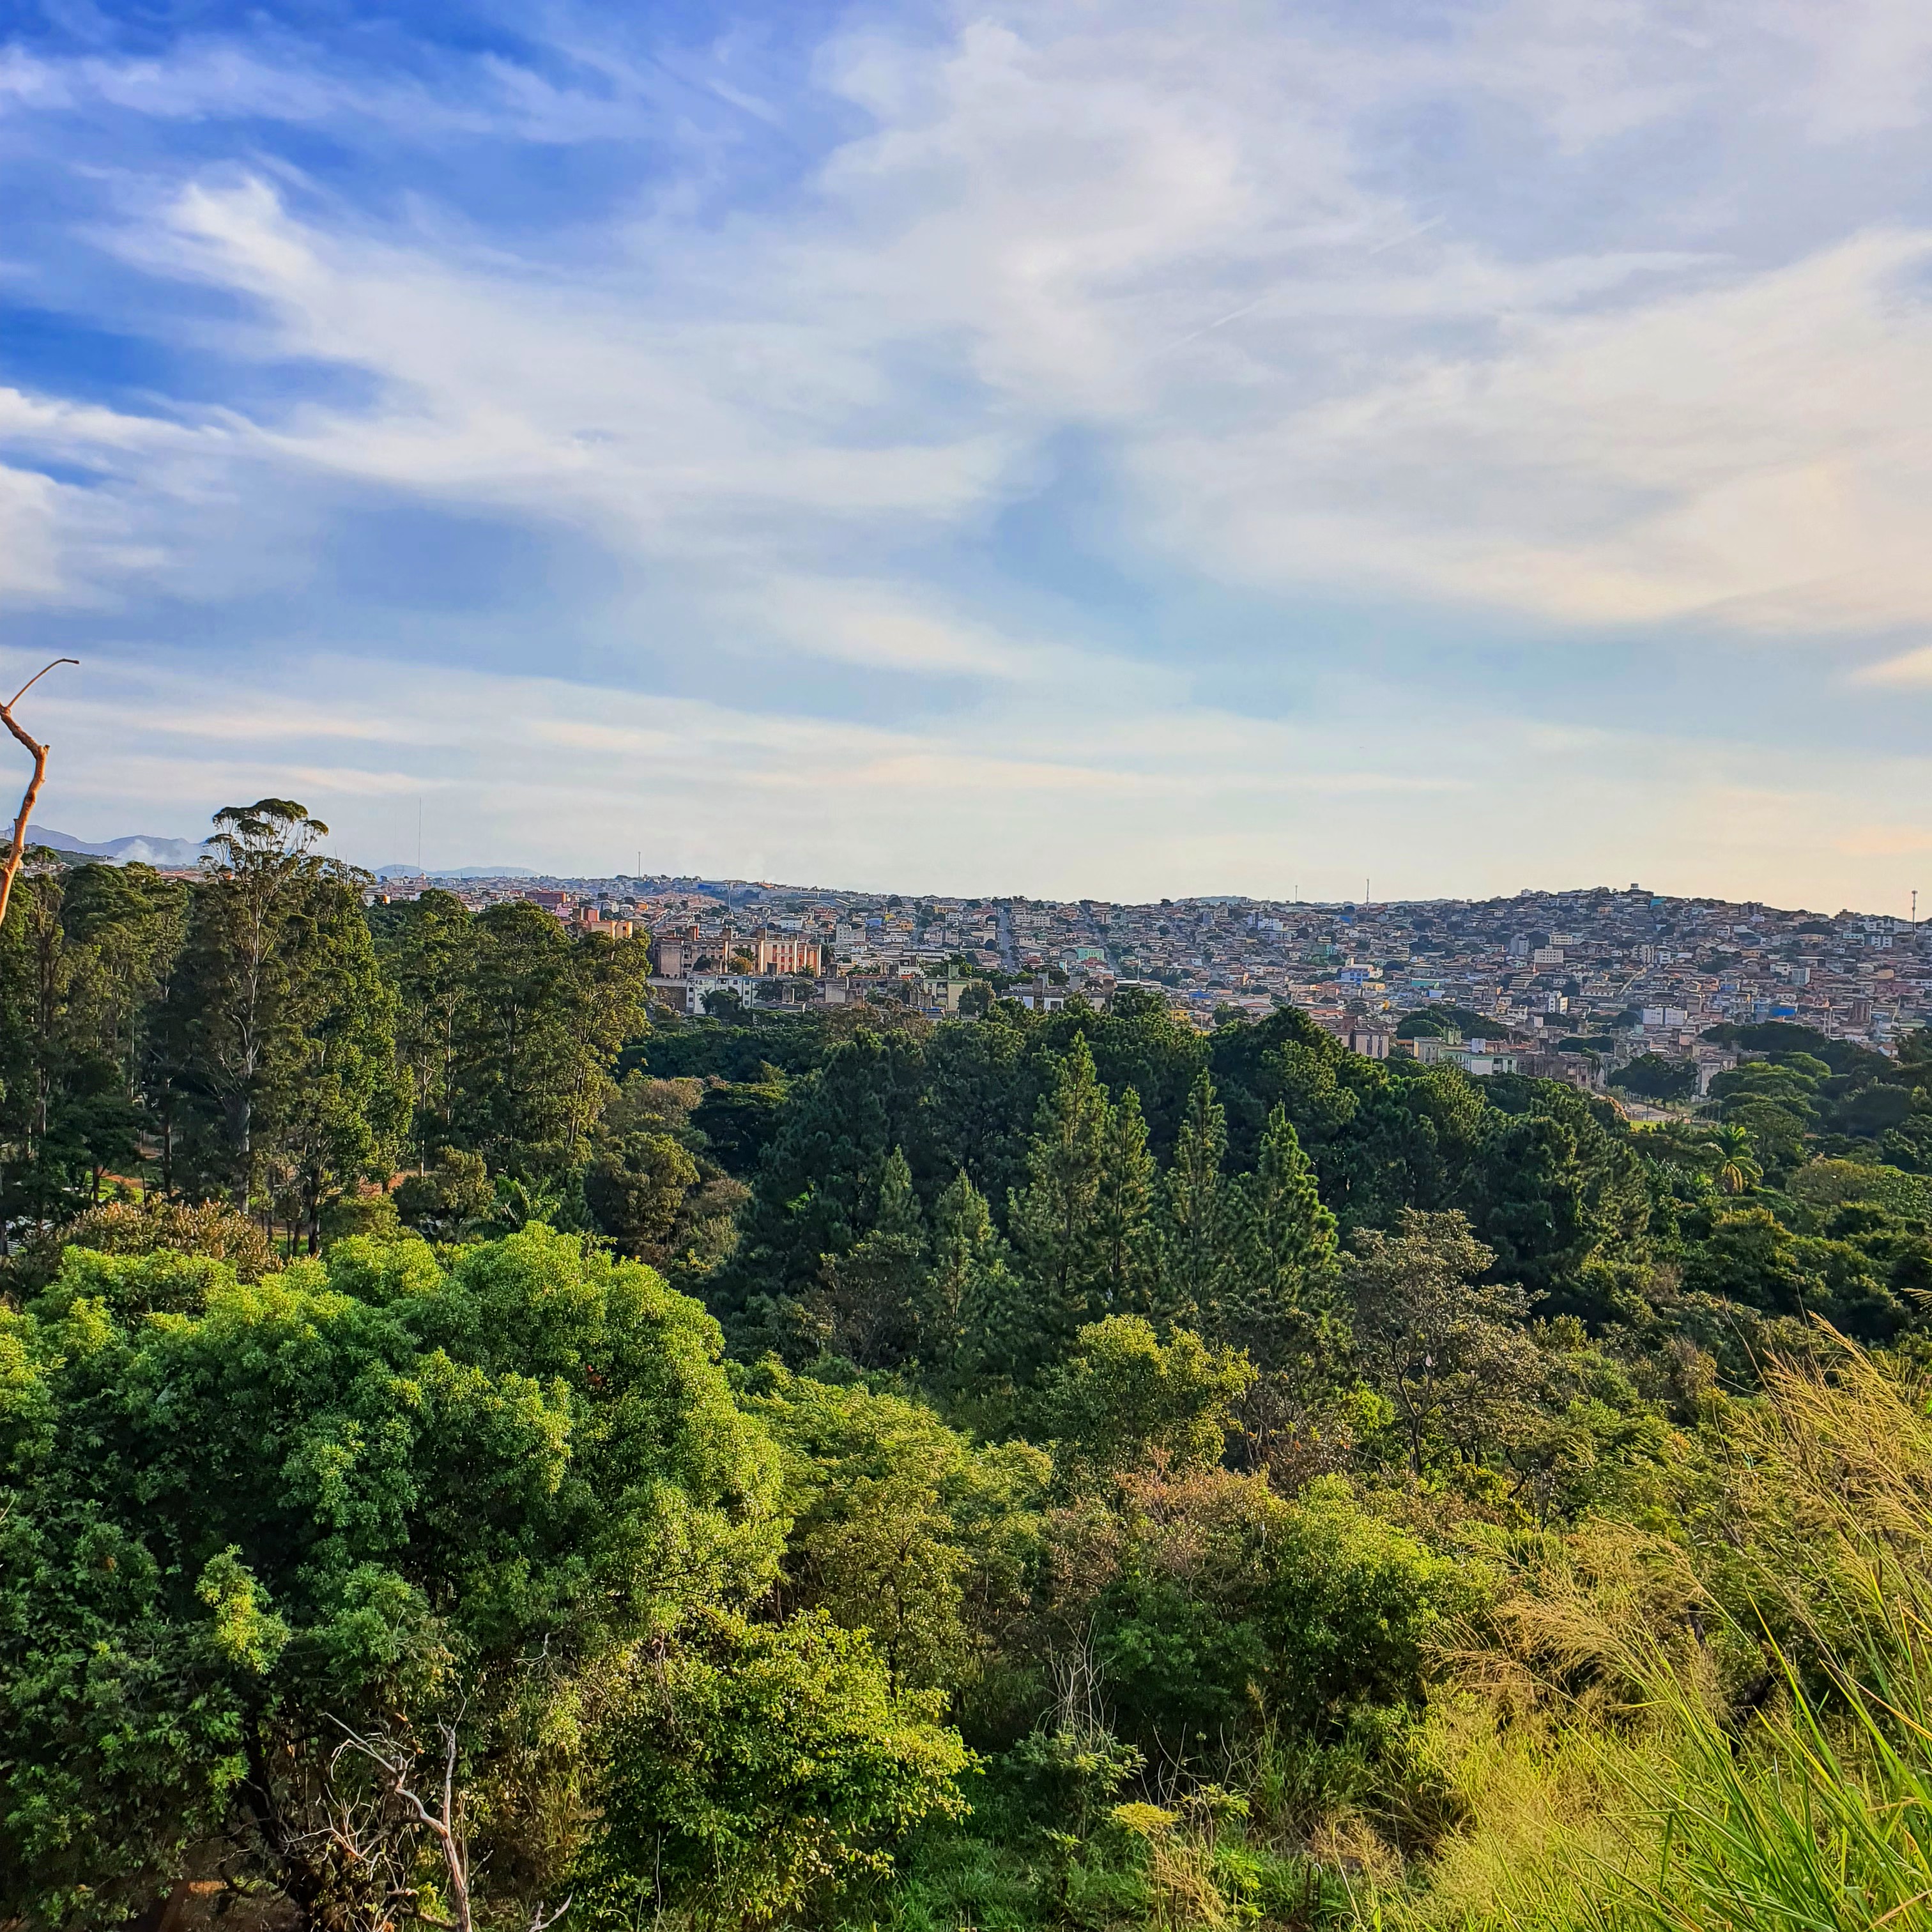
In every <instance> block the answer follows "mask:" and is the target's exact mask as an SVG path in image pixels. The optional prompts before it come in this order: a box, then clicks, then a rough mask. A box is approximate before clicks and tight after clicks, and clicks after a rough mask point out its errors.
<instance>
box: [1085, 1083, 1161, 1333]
mask: <svg viewBox="0 0 1932 1932" xmlns="http://www.w3.org/2000/svg"><path fill="white" fill-rule="evenodd" d="M1159 1193H1160V1175H1159V1172H1158V1170H1157V1169H1156V1167H1155V1166H1154V1156H1153V1155H1152V1154H1150V1153H1149V1152H1148V1126H1147V1119H1146V1117H1145V1115H1143V1114H1142V1112H1141V1097H1140V1095H1139V1094H1138V1093H1137V1092H1136V1091H1135V1090H1134V1089H1133V1088H1131V1087H1130V1088H1128V1089H1127V1091H1126V1092H1124V1094H1122V1095H1121V1097H1120V1099H1119V1100H1117V1101H1116V1102H1115V1103H1114V1104H1113V1106H1112V1107H1110V1108H1109V1109H1108V1112H1107V1124H1106V1133H1105V1134H1104V1135H1103V1138H1102V1141H1101V1151H1100V1187H1099V1190H1098V1192H1097V1196H1096V1199H1095V1202H1094V1232H1095V1235H1096V1238H1097V1244H1098V1247H1099V1251H1100V1270H1099V1286H1100V1301H1101V1303H1102V1305H1103V1309H1104V1311H1105V1313H1107V1314H1109V1315H1147V1314H1150V1313H1152V1312H1153V1310H1154V1299H1155V1288H1156V1284H1157V1281H1158V1280H1159V1277H1160V1229H1159V1227H1158V1225H1157V1223H1156V1221H1155V1218H1154V1211H1155V1208H1156V1205H1157V1201H1158V1197H1159Z"/></svg>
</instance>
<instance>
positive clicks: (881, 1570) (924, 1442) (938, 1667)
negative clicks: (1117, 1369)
mask: <svg viewBox="0 0 1932 1932" xmlns="http://www.w3.org/2000/svg"><path fill="white" fill-rule="evenodd" d="M746 1406H747V1407H748V1409H750V1410H751V1413H752V1414H753V1415H755V1416H756V1417H757V1418H758V1419H759V1420H760V1421H761V1422H763V1424H765V1425H766V1427H768V1428H769V1430H771V1432H772V1436H774V1437H775V1439H776V1440H777V1442H778V1445H779V1446H780V1448H781V1449H782V1451H784V1459H785V1462H784V1468H785V1478H784V1510H785V1513H786V1514H787V1516H788V1517H790V1521H791V1528H790V1532H789V1534H788V1535H787V1546H786V1553H785V1559H784V1585H783V1592H784V1602H785V1604H786V1606H787V1608H788V1609H805V1610H825V1611H826V1612H827V1613H829V1614H830V1615H831V1616H832V1617H833V1618H834V1619H835V1620H836V1621H837V1622H838V1623H840V1624H841V1625H844V1626H845V1628H847V1629H850V1630H865V1631H869V1632H870V1633H871V1637H872V1640H873V1643H874V1646H875V1648H876V1649H877V1651H878V1652H879V1655H880V1657H881V1658H883V1660H884V1662H885V1664H886V1668H887V1670H889V1673H890V1674H891V1677H892V1684H893V1686H894V1688H906V1687H907V1686H912V1687H914V1688H926V1689H932V1688H944V1689H947V1690H949V1691H961V1690H962V1688H965V1687H966V1686H968V1685H970V1683H971V1681H972V1680H973V1679H974V1677H975V1676H977V1673H979V1672H980V1671H981V1670H983V1669H984V1668H985V1667H986V1666H987V1665H989V1664H991V1663H992V1661H994V1658H995V1655H996V1652H997V1647H998V1644H999V1642H1000V1640H1001V1637H1003V1636H1004V1635H1009V1634H1011V1632H1012V1631H1013V1628H1014V1626H1015V1625H1016V1622H1017V1621H1018V1619H1020V1618H1021V1617H1022V1616H1023V1615H1024V1613H1025V1611H1026V1610H1027V1608H1028V1594H1029V1590H1030V1588H1031V1583H1032V1582H1033V1580H1034V1574H1035V1572H1036V1571H1037V1565H1038V1561H1039V1557H1040V1549H1041V1535H1042V1532H1043V1527H1044V1521H1043V1517H1042V1515H1041V1511H1042V1508H1043V1503H1044V1500H1045V1495H1046V1484H1047V1480H1048V1478H1049V1475H1051V1473H1052V1471H1051V1465H1050V1464H1049V1462H1048V1460H1047V1458H1046V1456H1045V1455H1043V1454H1042V1453H1041V1452H1040V1451H1039V1450H1037V1449H1035V1448H1031V1447H1030V1446H1029V1445H1027V1444H1025V1443H1020V1442H1012V1443H1003V1444H997V1445H992V1446H990V1447H984V1448H976V1447H975V1446H974V1445H973V1443H972V1442H971V1441H969V1439H968V1438H967V1437H966V1436H965V1435H963V1434H962V1433H960V1432H959V1431H958V1430H954V1429H950V1428H948V1427H947V1426H946V1424H944V1422H942V1421H941V1420H940V1418H938V1416H937V1415H935V1414H934V1413H933V1412H932V1410H931V1409H928V1408H926V1407H925V1406H923V1405H922V1404H921V1403H916V1402H913V1401H909V1400H907V1399H906V1398H904V1397H901V1396H898V1395H892V1394H875V1393H874V1392H873V1391H870V1390H868V1389H865V1388H860V1387H856V1386H841V1387H833V1386H831V1385H828V1384H826V1383H823V1382H815V1381H813V1380H811V1379H810V1378H808V1377H806V1376H792V1375H789V1374H787V1373H786V1372H785V1371H784V1370H782V1369H781V1368H779V1367H778V1366H777V1365H776V1364H774V1363H772V1362H771V1361H769V1358H767V1360H766V1362H765V1363H763V1364H760V1367H759V1368H758V1369H757V1370H756V1371H755V1372H754V1374H753V1376H752V1377H751V1386H750V1393H749V1395H748V1400H747V1403H746Z"/></svg>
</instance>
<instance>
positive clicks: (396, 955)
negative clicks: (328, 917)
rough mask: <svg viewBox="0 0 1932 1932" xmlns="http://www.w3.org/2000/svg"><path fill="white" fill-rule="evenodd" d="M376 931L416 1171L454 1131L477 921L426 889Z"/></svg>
mask: <svg viewBox="0 0 1932 1932" xmlns="http://www.w3.org/2000/svg"><path fill="white" fill-rule="evenodd" d="M377 910H378V911H379V912H380V911H383V910H386V912H387V913H388V915H389V916H387V917H386V918H385V919H383V920H382V921H381V922H380V923H379V924H378V925H377V928H376V933H377V956H378V958H379V959H380V961H381V962H382V966H383V975H384V977H386V979H387V980H388V981H389V985H390V986H392V988H393V989H395V995H396V1055H397V1058H398V1061H400V1063H401V1066H402V1067H403V1069H404V1072H405V1073H406V1074H407V1077H408V1079H409V1083H410V1100H411V1103H412V1112H411V1123H410V1139H411V1141H412V1142H413V1145H414V1146H415V1148H416V1155H417V1166H418V1168H419V1170H420V1169H422V1168H424V1167H425V1166H427V1165H428V1161H429V1159H430V1156H431V1150H432V1149H433V1148H437V1147H443V1146H447V1145H449V1142H450V1141H451V1139H452V1135H453V1134H454V1133H455V1119H456V1100H457V1094H458V1055H459V1053H460V1051H461V1049H462V1028H463V1021H464V1013H465V1008H466V1005H467V1003H468V1001H469V997H470V994H471V990H472V977H473V975H474V973H475V955H476V930H475V919H474V918H473V917H472V915H471V913H470V911H469V907H466V905H464V904H463V901H461V900H460V899H459V898H457V897H456V896H455V894H454V893H451V892H437V891H434V890H431V891H429V892H424V893H423V894H422V895H421V896H420V897H419V898H415V899H411V900H408V901H404V903H403V904H401V905H398V906H394V907H388V908H380V907H379V908H377Z"/></svg>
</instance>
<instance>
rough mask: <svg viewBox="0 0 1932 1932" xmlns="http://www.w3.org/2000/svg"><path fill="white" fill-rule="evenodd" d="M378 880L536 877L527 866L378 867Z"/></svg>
mask: <svg viewBox="0 0 1932 1932" xmlns="http://www.w3.org/2000/svg"><path fill="white" fill-rule="evenodd" d="M376 876H377V878H379V879H416V878H430V879H534V878H535V877H537V876H538V875H537V874H536V873H535V872H533V871H531V869H530V868H529V866H527V865H431V866H430V867H429V868H428V869H427V870H426V871H421V872H419V871H417V869H416V867H415V866H413V865H378V866H377V868H376Z"/></svg>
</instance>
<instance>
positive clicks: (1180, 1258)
mask: <svg viewBox="0 0 1932 1932" xmlns="http://www.w3.org/2000/svg"><path fill="white" fill-rule="evenodd" d="M1227 1151H1228V1118H1227V1115H1226V1113H1225V1112H1223V1109H1222V1106H1221V1103H1220V1101H1219V1100H1217V1099H1216V1098H1215V1097H1214V1082H1213V1080H1212V1079H1210V1078H1209V1076H1208V1075H1207V1074H1206V1073H1202V1074H1201V1075H1200V1076H1199V1077H1198V1078H1197V1079H1196V1081H1195V1082H1194V1085H1193V1088H1192V1089H1191V1090H1190V1092H1189V1094H1188V1096H1187V1111H1186V1112H1184V1114H1183V1115H1182V1116H1181V1133H1180V1136H1179V1138H1178V1139H1177V1140H1176V1141H1175V1146H1174V1165H1173V1166H1172V1167H1171V1168H1170V1169H1169V1170H1168V1175H1167V1186H1166V1196H1167V1201H1166V1206H1167V1213H1166V1226H1164V1228H1163V1230H1162V1240H1161V1279H1160V1287H1159V1289H1158V1292H1157V1295H1156V1304H1157V1307H1156V1312H1157V1314H1158V1315H1159V1316H1160V1318H1161V1319H1162V1320H1163V1321H1164V1322H1169V1323H1171V1324H1172V1325H1175V1326H1177V1327H1180V1328H1194V1329H1198V1330H1200V1331H1203V1332H1205V1333H1208V1334H1212V1333H1214V1332H1215V1331H1217V1328H1219V1326H1220V1308H1221V1299H1222V1295H1223V1289H1224V1287H1225V1286H1226V1281H1227V1277H1228V1275H1229V1272H1230V1264H1231V1262H1232V1253H1231V1250H1232V1246H1233V1236H1234V1234H1235V1226H1234V1223H1235V1220H1236V1215H1235V1198H1234V1196H1233V1193H1232V1190H1230V1188H1229V1185H1228V1183H1227V1181H1226V1177H1225V1176H1224V1175H1223V1173H1222V1172H1221V1163H1222V1161H1223V1159H1224V1158H1225V1157H1226V1154H1227Z"/></svg>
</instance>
